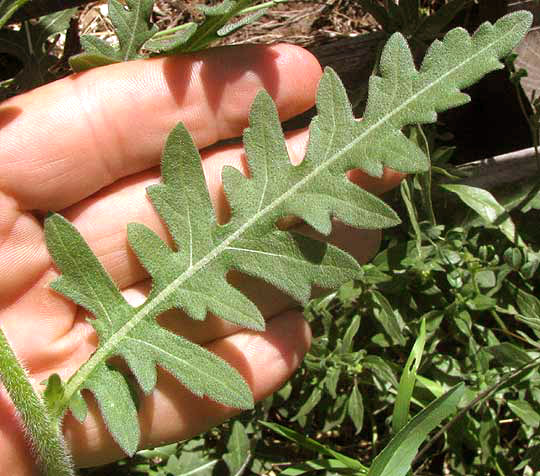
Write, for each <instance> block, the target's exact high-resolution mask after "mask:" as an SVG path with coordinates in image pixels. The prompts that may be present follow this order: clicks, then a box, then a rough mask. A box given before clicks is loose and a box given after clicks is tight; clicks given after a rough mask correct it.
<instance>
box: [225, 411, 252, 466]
mask: <svg viewBox="0 0 540 476" xmlns="http://www.w3.org/2000/svg"><path fill="white" fill-rule="evenodd" d="M227 451H228V452H227V453H225V454H224V455H223V461H225V464H226V465H227V467H228V468H229V474H230V475H231V476H239V475H240V474H243V473H244V469H245V468H246V465H247V463H248V462H249V459H250V457H251V454H250V453H251V452H250V447H249V439H248V437H247V434H246V429H245V428H244V425H242V423H240V422H239V421H235V422H234V423H233V427H232V432H231V435H230V436H229V441H228V442H227Z"/></svg>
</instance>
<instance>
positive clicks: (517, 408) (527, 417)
mask: <svg viewBox="0 0 540 476" xmlns="http://www.w3.org/2000/svg"><path fill="white" fill-rule="evenodd" d="M506 403H507V404H508V408H510V410H512V412H514V413H515V414H516V415H517V417H518V418H519V419H520V420H522V421H523V423H525V424H526V425H527V426H530V427H532V428H538V427H539V426H540V414H539V413H538V412H537V411H536V410H535V409H534V408H533V407H532V405H531V404H530V403H529V402H526V401H525V400H508V402H506Z"/></svg>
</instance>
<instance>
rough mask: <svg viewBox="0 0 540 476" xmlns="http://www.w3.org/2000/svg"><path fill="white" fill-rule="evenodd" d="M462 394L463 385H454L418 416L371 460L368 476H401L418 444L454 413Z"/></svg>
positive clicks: (408, 468) (407, 468) (405, 470)
mask: <svg viewBox="0 0 540 476" xmlns="http://www.w3.org/2000/svg"><path fill="white" fill-rule="evenodd" d="M464 391H465V386H464V385H463V384H459V385H456V386H455V387H454V388H452V389H451V390H450V391H448V392H447V393H446V394H444V395H443V396H442V397H440V398H438V399H437V400H435V401H433V402H432V403H430V404H429V406H427V407H426V408H425V409H424V410H422V411H421V412H420V413H418V414H417V415H416V416H415V417H414V418H413V419H412V420H411V421H409V423H407V424H406V425H405V426H404V427H403V428H402V429H401V430H400V432H399V433H398V434H397V435H396V436H394V438H392V440H390V443H388V445H387V446H386V447H385V448H384V449H383V450H382V451H381V452H380V453H379V454H378V455H377V457H376V458H375V459H374V460H373V464H372V465H371V468H370V469H369V472H368V476H405V475H406V474H407V473H408V472H409V470H410V468H411V463H412V461H413V459H414V457H415V456H416V453H417V451H418V448H419V447H420V445H421V444H422V442H423V441H424V440H425V439H426V438H427V437H428V435H429V433H430V432H431V431H432V430H433V429H434V428H436V427H437V426H438V425H439V424H440V423H441V422H442V421H443V420H444V419H445V418H447V417H449V416H450V415H452V413H454V412H455V411H456V408H457V406H458V404H459V402H460V400H461V397H462V396H463V393H464Z"/></svg>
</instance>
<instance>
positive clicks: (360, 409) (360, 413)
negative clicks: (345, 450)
mask: <svg viewBox="0 0 540 476" xmlns="http://www.w3.org/2000/svg"><path fill="white" fill-rule="evenodd" d="M347 414H348V415H349V417H350V418H351V420H352V422H353V423H354V427H355V428H356V434H358V433H360V431H362V427H363V426H364V400H363V399H362V394H361V393H360V391H359V390H358V386H357V385H356V384H355V385H353V389H352V392H351V396H350V397H349V402H348V403H347Z"/></svg>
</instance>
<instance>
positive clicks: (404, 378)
mask: <svg viewBox="0 0 540 476" xmlns="http://www.w3.org/2000/svg"><path fill="white" fill-rule="evenodd" d="M425 343H426V321H425V320H424V319H423V320H422V323H421V324H420V332H419V333H418V337H417V338H416V341H415V343H414V345H413V348H412V350H411V353H410V354H409V358H408V359H407V363H406V364H405V368H404V369H403V372H402V374H401V378H400V380H399V387H398V393H397V397H396V402H395V403H394V412H393V414H392V430H393V431H394V433H397V432H398V431H399V430H401V429H402V428H403V427H404V426H405V424H406V423H407V420H408V417H409V407H410V404H411V398H412V394H413V390H414V385H415V383H416V372H417V371H418V368H419V367H420V362H421V360H422V353H423V352H424V345H425Z"/></svg>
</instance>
